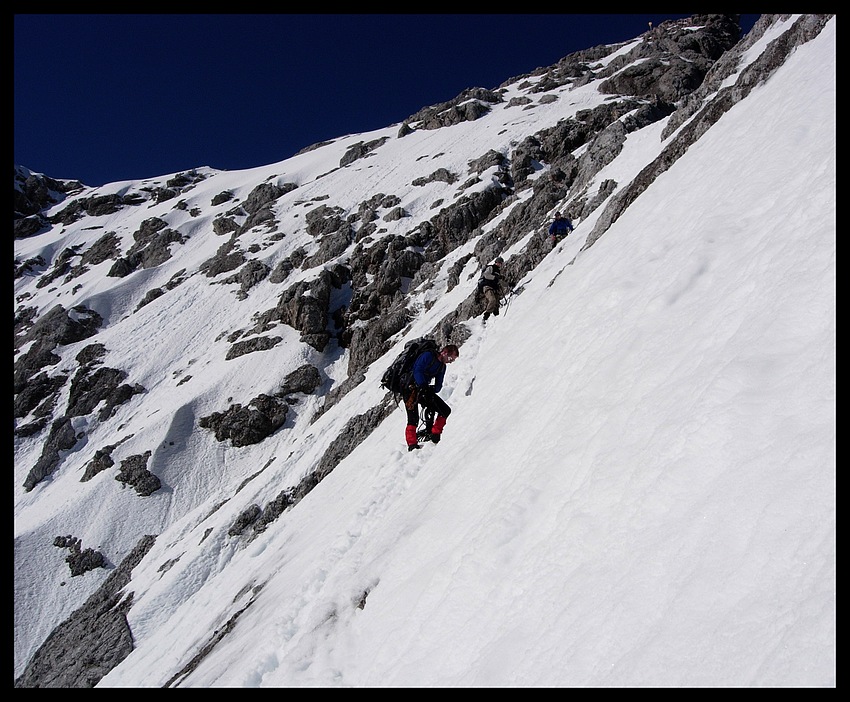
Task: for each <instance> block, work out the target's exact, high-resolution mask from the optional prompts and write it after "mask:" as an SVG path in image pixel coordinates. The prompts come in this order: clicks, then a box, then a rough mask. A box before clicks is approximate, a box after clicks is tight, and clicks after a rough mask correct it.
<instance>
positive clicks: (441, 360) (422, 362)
mask: <svg viewBox="0 0 850 702" xmlns="http://www.w3.org/2000/svg"><path fill="white" fill-rule="evenodd" d="M457 357H458V348H457V346H455V345H454V344H448V345H446V346H444V347H443V348H442V349H441V350H440V351H433V350H425V351H423V352H422V353H420V354H419V356H418V357H417V358H416V360H415V361H414V362H413V372H412V374H411V379H410V382H409V384H408V385H407V388H406V390H405V391H404V394H403V398H404V408H405V410H406V411H407V427H406V428H405V432H404V438H405V440H406V441H407V450H408V451H413V450H414V449H419V448H422V446H421V444H420V443H419V439H422V440H423V441H432V442H433V443H435V444H436V443H439V442H440V439H441V438H442V434H443V427H444V426H445V424H446V419H448V416H449V414H450V413H451V411H452V410H451V408H450V407H449V406H448V405H447V404H446V403H445V401H444V400H443V399H442V398H440V397H439V396H438V395H437V393H438V392H440V390H441V389H442V387H443V378H444V377H445V375H446V364H447V363H453V362H454V361H456V360H457ZM432 380H433V381H434V384H433V385H432V384H431V381H432ZM419 405H422V407H423V409H424V410H425V413H424V418H425V429H424V431H422V432H420V433H419V435H417V432H416V428H417V426H418V425H419ZM434 415H436V418H435V417H434Z"/></svg>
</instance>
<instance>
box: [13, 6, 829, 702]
mask: <svg viewBox="0 0 850 702" xmlns="http://www.w3.org/2000/svg"><path fill="white" fill-rule="evenodd" d="M695 19H697V18H695ZM701 26H702V24H701V23H700V22H697V21H683V22H679V23H671V24H670V25H669V26H665V25H662V26H661V27H659V28H656V29H655V30H654V31H653V32H648V33H647V34H646V35H642V36H641V37H638V38H636V39H635V40H634V41H633V42H628V43H626V44H624V45H622V46H618V47H595V48H594V49H592V50H589V51H588V52H587V54H586V55H581V56H574V57H572V58H571V59H570V60H567V59H565V60H564V61H562V62H561V64H559V65H558V66H556V67H550V68H549V69H545V70H541V71H539V72H537V73H536V74H535V75H530V76H522V77H520V78H517V79H512V80H510V81H508V82H507V83H506V84H505V85H503V86H500V89H497V90H492V91H491V90H482V89H474V90H471V91H468V94H466V95H463V96H459V98H458V99H457V100H455V101H451V102H450V103H446V104H445V105H442V106H435V108H432V109H427V110H423V111H422V112H421V113H419V114H418V115H415V116H412V118H411V119H410V120H409V121H408V122H407V123H405V125H392V126H390V127H387V128H386V129H381V130H376V131H375V132H370V133H367V134H355V135H348V136H344V137H341V138H339V139H336V140H334V141H332V142H330V143H328V144H322V145H318V146H317V147H316V148H313V149H311V150H308V151H305V152H304V153H301V154H299V155H297V156H295V157H293V158H291V159H288V160H286V161H283V162H280V163H276V164H272V165H269V166H266V167H262V168H256V169H250V170H247V171H239V172H220V171H215V170H213V169H209V168H198V169H196V170H195V171H193V172H191V173H183V174H171V175H168V176H163V177H162V178H159V179H152V180H146V181H138V182H136V181H129V182H125V183H113V184H109V185H106V186H103V187H101V188H97V189H89V188H85V187H84V186H81V188H79V189H78V188H73V189H71V191H70V193H66V194H60V193H54V196H55V198H56V199H57V200H59V201H58V202H56V203H55V204H53V205H52V206H50V207H48V208H46V209H44V210H43V211H42V212H41V213H40V214H39V215H32V216H30V220H32V218H33V217H40V218H42V219H41V220H40V223H43V224H44V226H43V227H42V228H41V229H40V230H38V231H37V233H35V234H31V235H28V236H25V237H21V238H16V241H15V258H16V281H15V297H16V300H15V307H16V436H15V470H14V483H15V485H14V492H15V675H16V679H17V683H16V684H17V685H19V686H65V687H74V686H92V685H95V684H97V685H99V686H101V687H134V686H146V687H147V686H177V685H180V686H197V687H212V686H222V687H224V686H228V687H241V686H244V687H254V686H278V687H293V686H340V687H347V686H648V685H652V686H691V685H694V686H695V685H700V686H724V685H732V686H781V685H793V686H824V685H831V684H834V665H835V646H834V643H835V641H834V634H835V631H834V614H835V601H834V596H835V573H834V566H835V563H834V546H835V533H834V527H835V512H834V506H835V501H834V498H835V494H834V477H835V472H834V467H835V421H834V420H835V415H834V411H835V148H834V147H835V19H834V18H828V17H818V16H796V15H795V16H765V17H763V18H762V20H761V21H760V22H759V23H758V24H757V26H756V28H755V29H754V30H753V32H752V33H751V35H750V36H749V37H747V38H745V39H743V40H742V41H741V42H740V43H739V44H737V45H735V46H734V48H730V49H728V50H727V51H726V53H723V52H720V55H719V56H716V57H712V61H713V63H712V65H713V66H714V68H713V69H712V70H711V71H709V73H708V75H707V76H706V78H705V80H704V81H703V88H702V89H701V90H697V91H693V92H690V93H689V94H688V95H687V96H681V97H680V99H677V100H667V99H665V97H664V95H663V90H664V89H665V85H666V82H665V81H664V80H658V81H657V84H656V88H657V89H656V91H654V93H653V94H652V95H625V96H624V95H623V94H622V93H620V94H618V95H617V96H616V97H615V96H613V95H612V94H610V93H607V94H606V93H603V92H600V86H602V85H603V84H605V83H606V81H607V82H608V85H611V84H612V83H616V82H617V81H620V83H621V84H622V83H623V82H625V81H626V80H627V78H628V77H629V76H630V75H631V72H637V71H639V70H641V69H640V66H644V67H646V64H649V63H651V62H653V61H659V63H661V64H663V63H664V61H667V62H668V63H673V62H674V58H676V57H674V58H670V57H669V56H667V55H666V54H659V53H658V52H659V51H661V49H660V48H659V47H660V46H661V45H663V44H664V41H663V40H664V32H668V33H669V36H670V37H672V36H677V37H679V38H680V39H679V41H680V44H678V45H679V46H681V45H682V44H681V42H682V41H684V40H683V39H682V37H685V38H688V37H689V36H690V35H693V36H697V37H700V38H701V42H702V43H701V44H700V46H701V47H702V48H703V49H705V47H706V46H710V45H711V43H710V41H709V40H708V39H706V38H705V37H706V36H710V35H708V34H706V33H704V32H703V33H700V27H701ZM647 52H648V53H647ZM659 56H661V57H662V59H663V60H661V59H659ZM777 57H781V59H777ZM715 59H717V60H716V61H715ZM653 65H654V64H653ZM654 70H655V69H654ZM748 70H749V72H748ZM640 75H646V74H643V73H641V74H640ZM652 75H656V74H654V73H652ZM659 92H662V94H659ZM695 125H696V126H695ZM689 130H690V131H689ZM683 135H684V136H683ZM685 136H687V139H688V141H687V143H686V142H685V141H684V139H685ZM677 140H678V141H677ZM573 146H574V148H572V147H573ZM671 153H675V158H674V157H672V156H670V155H669V154H671ZM660 162H663V167H660V166H659V163H660ZM653 164H654V166H653ZM650 166H652V168H649V167H650ZM648 171H651V172H652V173H653V176H652V178H648V177H647V172H648ZM638 184H639V188H638ZM629 188H633V189H634V192H636V193H637V194H636V195H635V196H634V197H632V196H630V195H629V193H630V190H629ZM618 198H619V199H618ZM623 203H626V204H625V205H624V204H623ZM615 209H616V214H613V213H614V210H615ZM556 210H563V211H567V212H569V213H570V214H571V216H572V217H573V220H574V223H575V225H576V229H575V232H574V233H573V234H572V235H571V236H570V237H569V238H568V239H566V240H565V241H564V242H563V243H562V244H560V245H559V246H558V247H557V248H556V249H555V250H554V251H552V252H551V253H550V252H549V250H548V247H549V244H548V239H547V236H546V229H547V227H548V224H549V221H550V219H551V216H552V214H553V213H554V212H555V211H556ZM16 226H17V225H16ZM591 235H592V236H591ZM496 254H499V255H501V256H503V257H504V258H505V260H506V266H505V267H506V272H507V276H508V278H509V279H510V282H511V283H513V284H515V285H516V286H517V290H518V291H521V292H518V294H515V295H512V296H510V297H509V298H508V300H507V301H508V302H509V305H508V306H507V307H505V308H504V309H503V313H502V314H501V315H500V316H499V317H494V318H491V320H489V321H488V322H487V324H486V325H484V324H483V323H482V319H481V317H480V316H479V315H480V311H481V306H480V303H478V302H476V301H475V298H474V288H475V284H476V282H477V278H478V275H479V274H480V270H481V268H482V267H483V265H485V264H486V263H488V262H489V260H490V259H491V258H492V257H493V256H495V255H496ZM57 305H58V306H61V310H59V311H58V312H54V311H55V308H56V306H57ZM342 306H344V307H345V309H344V310H342V309H341V308H342ZM342 312H344V314H342ZM50 313H55V316H54V317H51V316H50ZM334 313H339V315H340V316H338V317H337V319H344V324H343V325H341V326H339V325H337V324H335V321H334V319H335V315H334ZM45 320H49V321H50V324H48V323H47V322H46V321H45ZM423 334H430V335H434V336H435V337H437V338H438V339H439V340H440V341H441V342H448V341H451V342H453V343H457V344H458V345H459V346H460V349H461V351H460V358H459V359H458V361H456V362H455V363H453V364H451V365H450V366H449V368H448V372H447V382H446V386H445V388H444V389H443V391H442V392H441V396H442V397H443V398H444V399H445V400H446V402H448V404H449V405H450V406H451V407H452V414H451V416H450V417H449V421H448V423H447V426H446V432H445V438H444V440H443V441H442V442H441V443H440V444H439V445H434V446H430V445H427V446H425V447H424V448H423V450H421V451H419V452H414V453H413V454H408V453H407V451H406V450H405V447H404V440H403V431H404V424H405V420H404V413H403V411H402V409H400V408H396V406H395V404H394V403H393V400H392V398H391V397H387V396H386V393H385V391H384V390H383V389H382V388H381V387H380V385H379V379H380V376H381V374H382V372H383V370H384V369H385V368H386V366H387V365H388V364H389V363H390V361H391V360H392V359H393V358H394V356H395V354H396V353H397V352H398V350H399V348H400V345H401V344H402V343H403V342H404V341H406V340H408V339H410V338H414V337H416V336H420V335H423ZM45 359H47V360H45ZM30 395H31V396H32V397H30ZM57 537H63V538H60V539H58V538H57ZM149 537H153V538H149ZM66 549H67V550H66ZM66 556H68V557H69V559H70V560H69V561H67V562H66ZM98 557H102V558H103V564H102V567H101V566H100V564H99V562H98ZM69 565H70V566H71V568H72V570H71V571H69ZM93 565H94V566H95V567H91V566H93ZM75 567H76V568H79V570H80V571H82V572H80V573H79V574H73V573H74V570H73V569H74V568H75Z"/></svg>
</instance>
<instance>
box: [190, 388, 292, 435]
mask: <svg viewBox="0 0 850 702" xmlns="http://www.w3.org/2000/svg"><path fill="white" fill-rule="evenodd" d="M288 411H289V405H288V404H287V403H286V401H285V400H283V399H281V398H279V397H273V396H269V395H259V396H257V397H255V398H254V399H253V400H251V402H249V403H248V406H247V407H243V406H242V405H239V404H234V405H231V406H230V408H229V409H228V410H227V411H225V412H213V413H212V414H211V415H209V416H207V417H201V419H200V420H199V422H198V424H199V426H201V427H202V428H204V429H212V430H213V432H215V438H216V439H217V440H218V441H227V440H228V439H230V442H231V443H232V444H233V446H249V445H251V444H258V443H260V442H261V441H262V440H263V439H265V438H266V437H267V436H270V435H271V434H272V433H274V432H275V431H277V430H278V429H279V428H280V427H281V426H282V425H283V423H284V422H285V421H286V414H287V412H288Z"/></svg>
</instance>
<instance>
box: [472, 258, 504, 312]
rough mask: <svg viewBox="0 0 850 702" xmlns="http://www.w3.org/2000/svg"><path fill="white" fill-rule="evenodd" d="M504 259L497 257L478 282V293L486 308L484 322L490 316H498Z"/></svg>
mask: <svg viewBox="0 0 850 702" xmlns="http://www.w3.org/2000/svg"><path fill="white" fill-rule="evenodd" d="M504 262H505V261H504V259H503V258H502V257H501V256H499V257H497V258H496V260H495V261H493V263H491V264H490V265H489V266H487V267H486V268H485V269H484V272H483V273H482V274H481V278H479V280H478V293H479V294H481V295H483V296H484V300H485V301H486V302H487V307H486V308H485V310H484V321H485V322H486V321H487V319H488V318H489V317H490V315H491V314H494V315H496V316H497V317H498V316H499V304H500V301H501V299H502V295H503V294H504V282H503V281H502V264H503V263H504Z"/></svg>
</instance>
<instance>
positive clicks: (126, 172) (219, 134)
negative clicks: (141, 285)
mask: <svg viewBox="0 0 850 702" xmlns="http://www.w3.org/2000/svg"><path fill="white" fill-rule="evenodd" d="M687 16H688V15H687V14H683V15H673V14H645V15H639V14H631V15H610V14H606V15H568V14H561V15H551V14H550V15H546V14H533V15H511V14H498V15H479V14H467V15H454V14H451V15H435V14H426V15H415V14H414V15H409V14H405V15H368V14H366V15H363V14H355V15H334V14H321V15H290V14H280V15H278V14H273V15H238V14H236V15H206V14H204V15H202V14H198V15H192V14H190V15H179V14H177V15H153V14H144V15H132V14H130V15H126V14H122V15H97V14H57V15H51V14H16V15H15V35H14V61H15V65H14V75H15V95H14V108H15V164H18V165H23V166H26V167H27V168H29V169H31V170H33V171H37V172H40V173H44V174H46V175H48V176H51V177H54V178H65V179H73V180H80V181H82V182H83V183H85V184H86V185H92V186H96V185H103V184H104V183H111V182H115V181H121V180H138V179H142V178H150V177H154V176H160V175H165V174H168V173H174V172H177V171H182V170H188V169H191V168H195V167H199V166H211V167H213V168H218V169H225V170H236V169H241V168H253V167H256V166H263V165H266V164H270V163H275V162H277V161H282V160H284V159H286V158H289V157H290V156H292V155H293V154H295V153H296V152H298V151H299V150H301V149H303V148H304V147H306V146H310V145H311V144H314V143H316V142H319V141H323V140H326V139H333V138H335V137H339V136H343V135H345V134H352V133H357V132H364V131H370V130H373V129H379V128H382V127H386V126H389V125H391V124H395V123H396V122H401V121H402V120H403V119H405V118H406V117H408V116H410V115H411V114H413V113H414V112H416V111H418V110H419V109H420V108H422V107H425V106H427V105H432V104H435V103H438V102H443V101H445V100H450V99H451V98H453V97H455V96H456V95H457V94H458V93H460V92H461V91H462V90H464V89H465V88H470V87H482V88H495V87H496V86H498V85H499V84H501V83H502V82H504V81H505V80H507V79H508V78H512V77H514V76H518V75H521V74H523V73H528V72H530V71H532V70H534V69H535V68H537V67H539V66H549V65H551V64H553V63H556V62H557V61H558V60H559V59H560V58H563V57H564V56H566V55H567V54H570V53H573V52H574V51H578V50H580V49H587V48H590V47H592V46H596V45H597V44H611V43H615V42H620V41H625V40H627V39H632V38H634V37H636V36H638V35H639V34H641V33H642V32H644V31H646V30H647V29H648V25H647V23H648V22H649V21H652V22H653V23H654V24H656V25H657V24H659V23H660V22H661V21H663V20H665V19H675V18H681V17H687ZM757 17H758V15H744V16H743V21H742V25H743V26H744V31H745V32H746V31H748V30H749V29H750V28H751V27H752V25H753V23H754V21H755V19H756V18H757Z"/></svg>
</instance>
